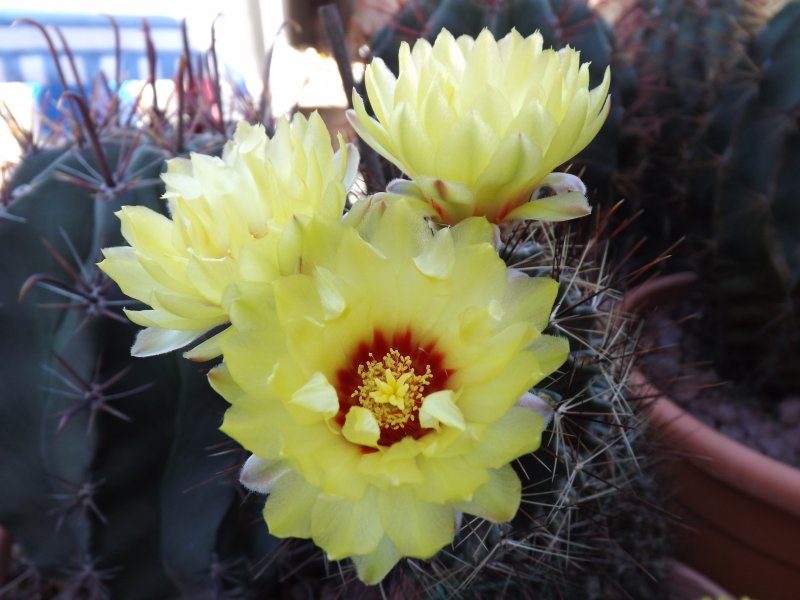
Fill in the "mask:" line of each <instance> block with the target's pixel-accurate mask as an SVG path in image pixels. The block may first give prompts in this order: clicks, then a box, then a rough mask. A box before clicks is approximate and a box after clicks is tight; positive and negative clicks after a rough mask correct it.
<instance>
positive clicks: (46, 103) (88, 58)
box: [0, 9, 182, 119]
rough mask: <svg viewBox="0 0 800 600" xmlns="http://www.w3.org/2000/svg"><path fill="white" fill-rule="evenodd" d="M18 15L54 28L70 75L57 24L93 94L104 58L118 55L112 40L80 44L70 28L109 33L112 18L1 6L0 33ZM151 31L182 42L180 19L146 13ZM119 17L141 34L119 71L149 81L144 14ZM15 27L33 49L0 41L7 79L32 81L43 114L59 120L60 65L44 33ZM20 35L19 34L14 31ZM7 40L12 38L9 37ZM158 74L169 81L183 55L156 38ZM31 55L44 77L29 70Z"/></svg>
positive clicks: (124, 25) (126, 51)
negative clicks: (105, 43)
mask: <svg viewBox="0 0 800 600" xmlns="http://www.w3.org/2000/svg"><path fill="white" fill-rule="evenodd" d="M20 18H30V19H34V20H36V21H38V22H39V23H41V24H42V25H45V26H46V27H47V29H48V31H49V32H50V35H51V38H52V40H53V43H54V44H55V46H56V48H57V49H58V51H59V52H58V54H59V59H60V61H61V65H62V70H64V72H65V73H69V72H70V70H69V63H68V61H67V58H66V54H65V53H64V52H63V51H62V50H61V44H60V40H59V38H58V36H57V35H56V34H55V31H54V27H59V28H60V29H61V30H62V31H63V33H64V36H65V38H66V39H67V43H69V44H70V48H71V50H72V52H73V55H74V56H75V58H76V59H77V60H78V61H80V62H81V63H82V64H83V66H84V73H85V74H86V75H85V77H84V79H85V80H84V81H83V82H82V83H83V85H84V87H85V88H86V91H87V93H91V86H92V84H93V83H94V81H95V78H96V77H97V75H98V73H99V70H100V64H101V60H102V59H104V58H106V57H109V58H113V57H114V48H113V44H111V45H109V47H108V48H105V47H103V48H81V40H78V39H75V37H74V36H71V35H70V28H75V27H80V28H81V29H86V28H89V29H96V30H97V31H98V32H102V33H103V34H105V35H108V34H109V33H110V32H111V31H112V26H111V22H110V20H109V19H108V18H107V17H104V16H100V15H89V14H87V15H81V14H53V13H33V12H30V11H28V12H26V11H21V10H3V9H0V36H2V33H3V30H4V29H6V28H8V27H11V26H12V24H13V23H14V21H16V20H17V19H20ZM144 18H146V19H147V22H148V24H149V26H150V29H151V30H152V31H156V30H157V31H158V32H159V34H162V33H163V32H165V31H166V32H167V35H169V36H170V38H171V37H172V35H174V36H175V38H174V39H175V42H174V44H173V45H174V46H181V40H182V38H181V26H180V22H179V21H177V20H176V19H171V18H168V17H161V16H155V17H149V16H148V17H144ZM115 20H116V22H117V24H118V26H119V28H120V31H121V33H122V32H131V31H133V32H135V35H136V36H139V37H140V38H141V47H140V48H135V49H133V48H123V50H122V54H121V73H122V74H123V76H124V77H125V78H126V79H146V78H148V77H149V73H148V72H146V69H145V70H144V71H143V70H142V69H141V68H140V64H141V63H142V62H143V61H142V59H144V58H146V56H147V54H146V45H145V37H144V33H143V29H142V21H143V17H138V16H128V15H125V16H118V17H115ZM15 29H16V30H17V31H19V30H24V32H25V39H26V42H27V43H28V45H30V46H32V47H30V48H24V49H19V48H6V47H3V45H2V43H1V42H2V40H0V64H2V66H3V69H4V71H5V77H4V80H5V81H16V82H23V83H28V84H31V85H32V86H33V89H34V90H35V95H36V100H37V103H38V104H39V105H40V107H41V108H42V109H43V111H44V112H45V114H46V115H47V116H48V117H50V118H51V119H52V118H55V117H56V116H57V114H58V111H57V110H56V108H55V103H56V102H57V101H58V99H59V98H60V97H61V94H62V93H63V92H64V87H63V85H62V83H61V81H60V79H59V77H58V72H57V70H56V66H55V64H54V62H53V58H52V56H51V54H50V51H49V48H48V46H47V42H46V41H45V39H44V36H43V35H42V33H41V32H40V31H39V30H38V29H37V28H35V27H32V26H31V25H26V24H19V25H17V26H15ZM15 34H16V35H19V34H17V33H16V32H15ZM6 39H8V38H6ZM156 54H157V62H156V77H157V78H158V79H171V78H172V77H174V76H175V74H176V72H177V68H178V64H179V61H180V57H181V55H182V52H181V51H178V50H174V49H172V50H164V49H159V48H158V45H157V42H156ZM31 58H33V59H34V60H39V61H41V64H42V65H43V66H44V77H43V78H42V77H37V76H36V74H34V73H33V72H32V71H30V70H28V72H26V69H25V60H29V59H31ZM106 76H107V78H108V79H109V80H111V79H112V78H113V76H114V73H106ZM67 77H68V80H71V79H72V77H71V75H67ZM70 87H71V89H72V91H76V88H75V86H70Z"/></svg>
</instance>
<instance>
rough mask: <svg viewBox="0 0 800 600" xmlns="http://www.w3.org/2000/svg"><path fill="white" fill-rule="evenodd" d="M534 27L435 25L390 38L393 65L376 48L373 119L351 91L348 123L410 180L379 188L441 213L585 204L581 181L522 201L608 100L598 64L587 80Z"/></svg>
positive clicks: (540, 215) (370, 73)
mask: <svg viewBox="0 0 800 600" xmlns="http://www.w3.org/2000/svg"><path fill="white" fill-rule="evenodd" d="M542 44H543V42H542V36H541V35H540V34H539V33H538V32H537V33H534V34H533V35H531V36H528V37H527V38H523V37H522V36H521V35H520V34H519V33H517V32H516V30H514V31H512V32H511V33H509V34H508V35H507V36H505V37H504V38H503V39H501V40H500V41H495V39H494V38H493V37H492V34H491V33H490V32H489V31H488V30H484V31H483V32H482V33H481V34H480V35H479V36H478V38H477V39H474V40H473V39H472V38H470V37H467V36H461V37H459V38H458V39H457V40H456V39H454V38H453V36H452V35H451V34H450V33H449V32H448V31H447V30H443V31H442V32H441V33H440V34H439V35H438V36H437V38H436V40H435V41H434V43H433V45H431V44H430V43H428V42H427V41H425V40H418V41H416V42H415V43H414V47H413V49H412V48H410V47H409V45H408V44H407V43H405V42H404V43H403V44H402V45H401V47H400V60H399V64H400V66H399V70H400V72H399V76H398V77H395V76H394V75H393V74H392V73H391V72H390V71H389V69H388V68H387V67H386V65H385V64H384V63H383V61H382V60H380V59H375V60H374V61H372V63H371V64H370V65H368V66H367V70H366V74H365V83H366V89H367V94H368V97H369V101H370V105H371V107H372V110H373V111H374V113H375V118H372V117H370V116H369V115H368V113H367V110H366V108H365V106H364V102H363V100H362V99H361V97H360V96H359V95H358V94H357V93H354V94H353V103H354V107H355V110H354V111H350V112H349V113H348V118H349V119H350V122H351V123H352V125H353V127H354V128H355V130H356V132H358V134H359V135H360V136H361V137H362V138H363V139H364V140H365V141H366V142H367V143H368V144H369V145H370V146H372V147H373V148H374V149H375V150H376V151H377V152H378V153H379V154H381V155H382V156H384V157H385V158H386V159H387V160H389V161H391V162H392V163H394V164H395V165H397V166H398V167H399V168H400V169H401V170H402V171H403V172H405V173H406V174H407V175H408V176H409V177H410V178H411V180H412V181H411V182H407V181H406V182H402V183H395V184H394V185H393V186H390V191H394V192H397V193H399V194H402V195H406V196H411V197H416V198H418V199H419V200H421V201H424V203H425V205H424V208H425V209H426V210H427V211H428V212H429V213H431V214H438V216H439V218H440V219H441V220H442V221H444V222H445V223H456V222H458V221H460V220H461V219H464V218H467V217H471V216H475V215H483V216H486V217H487V218H488V219H489V220H490V221H492V222H494V223H499V222H500V221H503V220H511V219H538V220H543V221H557V220H565V219H571V218H574V217H578V216H582V215H585V214H587V213H588V212H590V208H589V205H588V203H587V202H586V199H585V197H584V196H583V194H582V193H581V192H580V191H573V190H569V191H566V192H564V193H562V194H559V195H556V196H552V197H548V198H543V199H535V198H534V199H533V201H531V202H529V200H531V195H532V194H533V193H534V192H535V190H536V189H537V188H539V187H540V186H542V185H548V183H549V182H548V181H547V180H546V178H547V176H548V175H549V174H550V173H551V172H552V171H553V169H555V168H556V167H558V166H559V165H561V164H563V163H564V162H565V161H568V160H569V159H570V158H572V157H573V156H575V154H577V153H578V152H580V151H581V150H582V149H583V148H584V147H585V146H586V145H587V144H588V143H589V142H590V141H591V140H592V138H594V136H595V135H596V134H597V132H598V131H599V129H600V127H601V125H602V124H603V122H604V120H605V118H606V116H607V114H608V111H609V100H608V89H609V72H608V71H606V74H605V77H604V79H603V82H602V83H601V84H600V85H599V86H597V87H595V88H594V89H591V90H590V89H589V70H588V63H584V64H581V62H580V54H579V53H578V52H577V51H575V50H573V49H571V48H564V49H562V50H559V51H557V52H556V51H555V50H552V49H546V50H545V49H543V48H542Z"/></svg>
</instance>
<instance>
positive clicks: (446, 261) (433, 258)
mask: <svg viewBox="0 0 800 600" xmlns="http://www.w3.org/2000/svg"><path fill="white" fill-rule="evenodd" d="M455 262H456V255H455V245H454V244H453V237H452V235H451V234H450V230H449V229H442V230H440V231H439V232H437V233H436V235H435V236H434V238H433V242H432V243H430V244H428V245H427V247H426V248H425V250H424V251H423V253H422V254H420V255H419V256H415V257H414V264H415V265H417V268H418V269H419V271H420V273H423V274H424V275H427V276H428V277H433V278H435V279H447V278H448V277H449V276H450V274H451V273H452V271H453V265H454V264H455Z"/></svg>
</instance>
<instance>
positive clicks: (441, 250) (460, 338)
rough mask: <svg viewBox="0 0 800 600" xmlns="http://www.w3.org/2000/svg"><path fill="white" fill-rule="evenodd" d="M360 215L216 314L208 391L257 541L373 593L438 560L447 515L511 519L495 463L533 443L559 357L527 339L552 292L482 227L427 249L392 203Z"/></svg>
mask: <svg viewBox="0 0 800 600" xmlns="http://www.w3.org/2000/svg"><path fill="white" fill-rule="evenodd" d="M369 213H370V214H367V215H366V216H365V215H364V214H363V211H361V214H360V215H359V219H360V220H359V221H358V230H357V229H356V228H353V227H347V226H346V225H343V226H342V229H343V230H344V231H343V233H342V235H341V236H340V238H339V240H340V241H339V243H338V247H337V248H336V251H335V252H332V253H331V254H330V256H329V259H328V261H327V262H320V263H319V264H317V265H316V267H315V268H314V269H313V271H311V272H308V273H298V274H294V275H291V276H286V277H281V278H280V279H278V280H275V281H273V282H272V283H271V284H269V285H268V286H265V287H268V288H269V290H270V291H269V293H263V294H261V295H252V296H248V295H243V296H241V297H239V298H238V299H237V300H236V301H235V302H234V303H233V305H232V308H231V321H232V327H231V334H230V335H229V336H228V337H226V338H225V340H223V342H222V349H223V356H224V362H223V364H222V365H220V366H218V367H216V368H215V369H214V370H213V371H212V372H211V374H210V376H209V379H210V381H211V383H212V385H213V386H214V388H215V389H216V390H217V391H218V392H219V393H220V394H222V395H223V396H224V397H225V398H226V399H227V400H228V401H229V402H230V404H231V407H230V408H229V409H228V411H227V412H226V414H225V418H224V422H223V425H222V430H223V431H224V432H226V433H227V434H228V435H230V436H231V437H232V438H234V439H236V440H237V441H239V442H240V443H241V444H242V445H243V446H244V447H245V448H247V449H248V450H249V451H251V452H252V453H253V456H252V457H251V458H250V459H249V460H248V461H247V463H246V464H245V467H244V469H243V471H242V475H241V479H242V481H243V483H245V485H247V486H248V487H250V488H251V489H254V490H257V491H260V492H263V493H269V497H268V498H267V501H266V505H265V508H264V518H265V520H266V522H267V525H268V526H269V530H270V532H271V533H272V534H273V535H276V536H278V537H287V536H292V537H299V538H312V539H313V540H314V542H315V543H316V544H317V545H318V546H320V547H321V548H323V549H324V550H325V551H326V552H327V554H328V556H329V557H330V558H331V559H333V560H340V559H344V558H346V557H352V559H353V561H354V563H355V566H356V569H357V571H358V574H359V577H360V578H361V579H362V580H363V581H365V582H367V583H370V584H373V583H376V582H378V581H380V580H381V579H382V578H383V577H384V576H385V575H386V574H387V573H388V572H389V570H390V569H391V568H392V567H393V566H394V565H395V564H396V563H397V561H398V560H400V559H401V558H402V557H404V556H407V557H417V558H423V559H424V558H429V557H431V556H433V555H434V554H435V553H436V552H437V551H439V550H440V549H441V548H442V547H443V546H445V545H447V544H449V543H451V542H452V540H453V538H454V535H455V533H456V522H457V520H458V518H459V515H460V513H461V512H466V513H470V514H474V515H479V516H481V517H483V518H486V519H489V520H491V521H494V522H505V521H508V520H510V519H511V518H512V517H513V516H514V514H515V513H516V511H517V508H518V506H519V503H520V495H521V483H520V480H519V478H518V477H517V475H516V473H515V471H514V469H513V468H512V467H511V466H510V464H509V463H510V461H512V460H514V459H516V458H517V457H519V456H521V455H523V454H525V453H528V452H531V451H533V450H535V449H536V448H538V446H539V443H540V436H541V432H542V430H543V426H544V422H543V418H542V415H541V414H539V413H538V412H535V410H532V409H531V407H533V406H535V403H532V402H530V401H529V398H528V397H529V396H530V394H528V393H527V391H528V390H529V388H530V387H531V386H533V385H535V384H536V383H537V382H539V381H540V380H541V379H542V378H543V377H545V376H547V375H548V374H550V373H551V372H553V371H554V370H555V369H556V368H557V367H558V366H560V365H561V364H562V363H563V361H564V360H565V359H566V356H567V353H568V344H567V342H566V341H565V340H563V339H559V338H555V337H552V336H548V335H543V334H542V333H541V332H542V330H543V329H544V328H545V326H546V325H547V323H548V319H549V316H550V313H551V311H552V308H553V303H554V300H555V297H556V291H557V284H556V283H555V282H554V281H553V280H551V279H548V278H529V277H523V278H520V277H512V276H510V273H509V270H508V269H507V267H506V266H505V264H504V263H503V261H502V260H501V259H500V258H499V257H498V256H497V252H496V251H495V249H494V247H493V246H492V243H491V241H492V235H493V231H492V226H491V225H490V224H489V223H488V222H487V221H486V220H485V219H482V218H475V219H467V220H465V221H462V222H461V223H459V224H458V225H456V226H454V227H452V228H443V229H441V230H440V231H437V232H436V233H433V232H432V230H431V229H430V228H429V227H428V225H427V224H426V222H425V220H424V219H422V218H420V217H419V215H418V214H417V213H416V212H415V211H413V209H412V208H410V207H409V206H408V205H407V204H405V203H390V204H388V206H387V204H386V203H381V202H375V203H374V206H373V207H372V208H371V209H370V211H369ZM376 215H377V216H376ZM359 231H360V233H359ZM262 290H263V288H262ZM518 401H519V402H518Z"/></svg>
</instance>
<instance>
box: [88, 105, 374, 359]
mask: <svg viewBox="0 0 800 600" xmlns="http://www.w3.org/2000/svg"><path fill="white" fill-rule="evenodd" d="M339 143H340V148H341V150H340V152H339V153H338V154H337V155H336V156H335V155H334V151H333V148H332V147H331V143H330V137H329V134H328V131H327V129H326V127H325V125H324V123H323V122H322V119H321V118H320V117H319V115H318V114H317V113H314V114H312V115H311V117H310V118H309V119H308V120H306V118H305V117H303V116H302V115H300V114H298V115H296V116H295V117H294V119H293V120H292V121H291V123H290V122H289V121H287V120H286V119H281V120H280V121H279V122H278V124H277V130H276V132H275V135H274V136H273V137H272V139H269V138H268V137H267V136H266V134H265V131H264V127H263V126H262V125H249V124H247V123H244V122H242V123H239V125H238V127H237V128H236V133H235V134H234V136H233V139H232V140H231V141H229V142H228V144H227V145H226V146H225V149H224V151H223V154H222V157H221V158H219V157H214V156H207V155H203V154H192V155H191V158H189V159H185V158H175V159H172V160H170V161H168V163H167V172H166V173H165V174H164V175H163V176H162V178H163V180H164V182H165V183H166V193H165V194H164V198H165V199H166V200H167V202H168V208H169V214H170V217H171V218H168V217H165V216H163V215H161V214H159V213H156V212H154V211H152V210H150V209H148V208H146V207H142V206H126V207H123V208H122V210H121V211H120V212H119V213H118V216H119V218H120V220H121V222H122V234H123V236H124V238H125V240H126V241H127V242H128V243H129V244H130V246H123V247H116V248H106V249H105V250H104V251H103V252H104V255H105V257H106V258H105V260H104V261H103V262H101V263H100V267H101V268H102V269H103V270H104V271H105V272H106V273H108V274H109V275H110V276H111V277H112V279H114V280H115V281H116V282H117V283H118V284H119V285H120V288H121V289H122V291H123V292H124V293H125V294H127V295H128V296H131V297H132V298H135V299H137V300H140V301H141V302H143V303H145V304H147V305H149V306H150V307H152V308H151V309H150V310H138V311H134V310H129V311H126V313H127V315H128V317H129V318H130V319H131V320H132V321H134V322H135V323H137V324H139V325H142V326H144V327H146V328H147V329H145V330H143V331H142V332H141V333H140V335H139V337H138V339H137V342H136V345H135V346H134V354H137V355H140V356H147V355H151V354H159V353H162V352H167V351H170V350H173V349H175V348H180V347H183V346H185V345H187V344H189V343H191V342H192V341H193V340H195V339H197V338H198V337H199V336H201V335H203V334H204V333H206V332H207V331H208V330H209V329H211V328H213V327H216V326H219V325H223V324H225V323H227V322H228V319H229V317H228V314H227V309H226V307H225V305H226V293H227V292H228V290H229V289H230V286H231V284H233V283H237V282H240V281H243V280H244V281H246V280H251V279H255V280H261V281H268V280H269V279H271V278H273V277H275V276H277V275H278V274H279V273H280V271H281V270H282V269H281V266H282V265H281V261H283V263H291V261H292V260H297V256H296V255H295V256H292V255H289V256H282V257H281V256H278V255H277V252H276V249H275V248H276V245H277V238H278V237H279V236H281V235H282V234H283V232H284V229H285V228H286V226H287V224H294V223H295V221H297V220H298V219H302V218H303V217H310V216H312V215H314V216H316V217H317V218H318V219H321V220H324V221H329V222H338V221H339V220H340V219H341V215H342V211H343V209H344V202H345V195H346V191H347V188H348V187H349V185H350V184H351V183H352V180H353V178H354V177H355V171H356V165H357V162H358V154H357V152H355V151H354V150H352V149H351V150H349V151H348V150H347V149H346V148H345V147H344V145H343V143H342V140H341V138H340V142H339ZM290 254H291V253H290ZM218 341H219V340H218V339H215V338H212V341H210V342H207V343H205V344H203V345H202V346H201V347H198V348H196V349H195V351H194V352H193V354H192V356H193V357H195V358H210V357H213V356H215V355H217V354H218V353H219V349H218Z"/></svg>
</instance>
